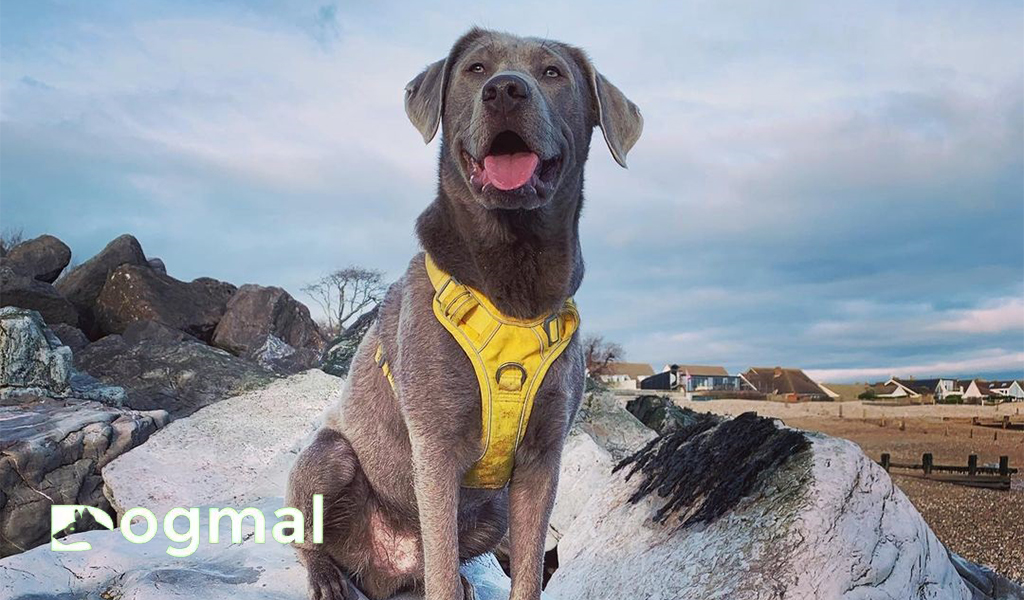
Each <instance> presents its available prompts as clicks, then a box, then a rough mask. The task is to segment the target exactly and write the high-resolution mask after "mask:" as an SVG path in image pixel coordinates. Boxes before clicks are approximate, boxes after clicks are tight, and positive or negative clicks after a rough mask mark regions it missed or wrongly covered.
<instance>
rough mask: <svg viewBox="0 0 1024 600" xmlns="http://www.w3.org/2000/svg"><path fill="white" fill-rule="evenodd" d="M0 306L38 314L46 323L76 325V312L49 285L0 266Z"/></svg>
mask: <svg viewBox="0 0 1024 600" xmlns="http://www.w3.org/2000/svg"><path fill="white" fill-rule="evenodd" d="M0 306H16V307H18V308H28V309H31V310H34V311H37V312H39V313H40V314H42V315H43V318H44V319H46V322H47V323H66V324H68V325H76V324H77V323H78V311H77V310H76V309H75V307H74V306H73V305H72V304H71V303H70V302H68V300H67V299H66V298H64V297H63V296H61V295H60V293H58V292H57V290H56V288H54V287H53V286H52V285H50V284H49V283H46V282H43V281H39V280H37V279H33V278H31V277H29V276H27V275H21V274H19V273H15V272H14V271H13V270H11V269H10V268H8V267H7V266H6V265H5V266H0Z"/></svg>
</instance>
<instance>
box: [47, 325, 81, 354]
mask: <svg viewBox="0 0 1024 600" xmlns="http://www.w3.org/2000/svg"><path fill="white" fill-rule="evenodd" d="M43 318H44V319H45V318H46V317H43ZM50 330H51V331H53V333H54V335H56V336H57V338H58V339H60V341H61V343H62V344H64V345H65V346H67V347H68V348H71V351H72V352H78V351H79V350H81V349H82V348H85V347H86V346H88V345H89V338H88V337H86V336H85V334H84V333H83V332H82V330H81V329H79V328H77V327H74V326H73V325H68V324H67V323H52V324H50Z"/></svg>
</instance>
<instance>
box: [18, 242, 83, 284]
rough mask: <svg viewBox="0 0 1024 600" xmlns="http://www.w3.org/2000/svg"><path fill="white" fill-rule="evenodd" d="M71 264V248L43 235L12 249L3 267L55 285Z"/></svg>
mask: <svg viewBox="0 0 1024 600" xmlns="http://www.w3.org/2000/svg"><path fill="white" fill-rule="evenodd" d="M69 262H71V248H68V246H67V244H65V243H64V242H62V241H60V240H59V239H57V238H55V237H53V236H52V235H41V236H39V237H37V238H35V239H32V240H28V241H27V242H22V243H20V244H18V245H17V246H15V247H14V248H12V249H11V250H10V251H9V252H8V253H7V255H6V256H4V258H3V265H4V266H5V267H9V268H10V269H11V270H13V271H14V272H15V273H18V274H20V275H25V276H26V277H31V278H32V279H36V280H39V281H44V282H46V283H53V282H54V281H56V280H57V277H59V276H60V272H61V271H63V270H64V267H66V266H68V263H69Z"/></svg>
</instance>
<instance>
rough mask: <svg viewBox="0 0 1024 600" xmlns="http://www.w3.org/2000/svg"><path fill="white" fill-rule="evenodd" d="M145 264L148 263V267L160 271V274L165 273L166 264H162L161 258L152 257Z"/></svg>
mask: <svg viewBox="0 0 1024 600" xmlns="http://www.w3.org/2000/svg"><path fill="white" fill-rule="evenodd" d="M146 264H147V265H149V268H150V269H153V270H154V271H156V272H157V273H160V274H161V275H166V274H167V265H165V264H164V261H163V260H162V259H159V258H156V257H153V258H151V259H149V260H148V261H146Z"/></svg>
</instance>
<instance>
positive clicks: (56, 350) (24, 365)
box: [0, 306, 74, 398]
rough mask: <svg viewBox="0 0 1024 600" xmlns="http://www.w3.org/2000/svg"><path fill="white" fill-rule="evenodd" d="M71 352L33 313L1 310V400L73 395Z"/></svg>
mask: <svg viewBox="0 0 1024 600" xmlns="http://www.w3.org/2000/svg"><path fill="white" fill-rule="evenodd" d="M73 370H74V367H73V366H72V361H71V349H70V348H68V347H67V346H64V345H63V344H61V342H60V340H59V339H58V338H57V336H55V335H54V334H53V332H51V331H50V330H49V329H48V328H47V327H46V323H44V322H43V319H42V317H41V316H40V315H39V313H37V312H35V311H33V310H27V309H23V308H16V307H13V306H5V307H3V308H0V398H12V397H17V396H22V395H37V396H51V397H55V398H63V397H66V396H68V395H69V394H70V393H71V373H72V371H73Z"/></svg>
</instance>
